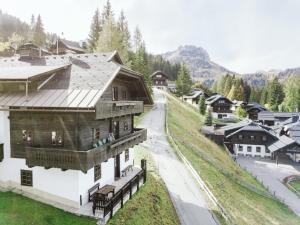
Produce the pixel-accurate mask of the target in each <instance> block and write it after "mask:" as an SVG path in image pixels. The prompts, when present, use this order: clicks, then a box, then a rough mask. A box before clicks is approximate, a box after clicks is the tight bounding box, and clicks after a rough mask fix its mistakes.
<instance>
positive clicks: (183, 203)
mask: <svg viewBox="0 0 300 225" xmlns="http://www.w3.org/2000/svg"><path fill="white" fill-rule="evenodd" d="M154 100H155V106H154V109H153V110H152V111H150V112H149V113H148V114H147V115H145V117H144V118H143V119H142V121H141V123H140V126H141V127H145V128H147V129H148V140H147V141H146V142H144V143H143V146H144V147H146V148H148V149H149V151H150V152H151V153H152V155H153V158H154V160H155V162H156V164H157V165H158V168H159V173H160V176H161V177H162V179H163V180H164V182H165V183H166V186H167V188H168V190H169V193H170V196H171V199H172V201H173V204H174V206H175V209H176V211H177V214H178V216H179V219H180V221H181V224H184V225H185V224H186V225H202V224H203V225H215V224H217V223H216V222H215V220H214V218H213V216H212V214H211V213H210V211H209V209H208V206H207V204H206V199H204V197H203V195H204V194H203V193H202V191H201V189H200V187H199V186H198V185H197V183H196V182H195V180H194V179H193V178H192V175H191V174H190V173H189V171H188V169H187V168H186V167H185V166H184V164H183V163H182V162H181V161H179V160H178V158H177V156H176V154H175V153H174V150H173V149H172V147H171V146H170V145H169V143H168V141H167V138H166V134H165V130H164V124H165V97H164V94H163V92H161V91H159V90H154Z"/></svg>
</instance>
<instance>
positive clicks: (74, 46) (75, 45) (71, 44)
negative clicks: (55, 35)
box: [59, 39, 86, 53]
mask: <svg viewBox="0 0 300 225" xmlns="http://www.w3.org/2000/svg"><path fill="white" fill-rule="evenodd" d="M59 41H60V42H61V43H62V44H63V45H64V46H66V48H68V49H70V50H73V51H74V52H75V53H85V52H86V50H85V49H83V48H81V46H80V45H79V43H78V42H76V41H69V40H66V39H59Z"/></svg>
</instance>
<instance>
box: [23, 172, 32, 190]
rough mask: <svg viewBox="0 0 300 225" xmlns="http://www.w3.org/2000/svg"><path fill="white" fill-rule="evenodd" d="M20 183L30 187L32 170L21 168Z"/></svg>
mask: <svg viewBox="0 0 300 225" xmlns="http://www.w3.org/2000/svg"><path fill="white" fill-rule="evenodd" d="M21 185H23V186H31V187H32V171H30V170H21Z"/></svg>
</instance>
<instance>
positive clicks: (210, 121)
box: [204, 110, 212, 126]
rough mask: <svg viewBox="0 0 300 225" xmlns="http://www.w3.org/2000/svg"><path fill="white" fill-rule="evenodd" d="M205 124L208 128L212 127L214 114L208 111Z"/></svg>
mask: <svg viewBox="0 0 300 225" xmlns="http://www.w3.org/2000/svg"><path fill="white" fill-rule="evenodd" d="M204 124H205V125H206V126H212V113H211V111H210V110H208V111H207V112H206V114H205V120H204Z"/></svg>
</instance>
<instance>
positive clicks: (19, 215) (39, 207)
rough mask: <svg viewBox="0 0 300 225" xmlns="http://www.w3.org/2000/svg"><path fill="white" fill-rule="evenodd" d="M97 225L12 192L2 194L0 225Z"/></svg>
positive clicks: (94, 221)
mask: <svg viewBox="0 0 300 225" xmlns="http://www.w3.org/2000/svg"><path fill="white" fill-rule="evenodd" d="M29 224H30V225H95V224H96V220H93V219H89V218H86V217H79V216H76V215H73V214H71V213H67V212H64V211H62V210H60V209H57V208H54V207H52V206H49V205H46V204H43V203H40V202H37V201H34V200H31V199H29V198H27V197H24V196H22V195H18V194H15V193H12V192H0V225H29Z"/></svg>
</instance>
